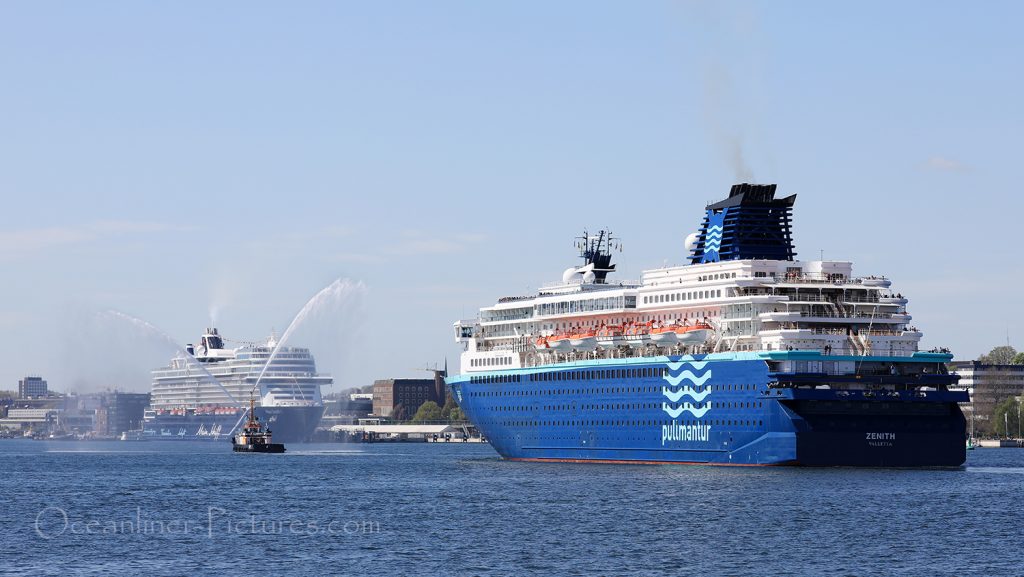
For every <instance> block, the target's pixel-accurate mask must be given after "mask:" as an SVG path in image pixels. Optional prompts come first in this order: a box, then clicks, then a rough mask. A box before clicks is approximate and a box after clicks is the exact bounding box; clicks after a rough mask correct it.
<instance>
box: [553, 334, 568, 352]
mask: <svg viewBox="0 0 1024 577" xmlns="http://www.w3.org/2000/svg"><path fill="white" fill-rule="evenodd" d="M547 343H548V348H549V349H551V350H553V351H557V352H560V353H567V352H569V351H571V350H572V344H571V343H570V342H569V335H567V334H565V333H561V334H557V335H551V336H550V337H548V338H547Z"/></svg>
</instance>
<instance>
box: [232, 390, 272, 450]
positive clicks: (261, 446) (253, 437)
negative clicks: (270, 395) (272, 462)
mask: <svg viewBox="0 0 1024 577" xmlns="http://www.w3.org/2000/svg"><path fill="white" fill-rule="evenodd" d="M255 405H256V401H255V400H253V399H252V398H250V399H249V420H248V421H246V422H245V426H244V427H242V432H241V433H240V434H238V435H236V436H234V437H231V446H232V449H233V450H234V451H235V452H236V453H283V452H284V444H282V443H272V442H270V439H271V437H270V429H265V428H264V427H263V423H261V422H260V419H259V417H257V416H256V411H255Z"/></svg>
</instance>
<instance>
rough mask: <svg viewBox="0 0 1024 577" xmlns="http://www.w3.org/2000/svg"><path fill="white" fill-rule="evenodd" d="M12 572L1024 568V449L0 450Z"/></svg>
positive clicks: (11, 444)
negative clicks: (623, 459)
mask: <svg viewBox="0 0 1024 577" xmlns="http://www.w3.org/2000/svg"><path fill="white" fill-rule="evenodd" d="M0 469H2V470H3V475H0V491H2V494H3V496H4V506H3V507H2V508H0V528H2V531H3V538H2V539H0V574H31V575H61V576H64V575H129V574H143V573H144V574H150V575H197V574H215V575H223V574H229V573H235V574H243V573H258V574H261V575H314V574H351V575H367V574H374V575H392V574H393V575H507V574H516V575H627V574H628V575H679V574H695V575H825V574H829V575H908V576H909V575H914V576H918V575H1019V574H1021V573H1022V572H1024V565H1021V562H1020V555H1019V552H1018V547H1019V539H1018V537H1017V535H1018V531H1019V528H1020V522H1021V520H1022V518H1024V515H1022V514H1021V513H1020V505H1019V503H1020V488H1021V486H1022V485H1024V450H1017V449H979V450H975V451H970V452H969V453H968V462H967V464H966V466H965V467H963V468H962V469H959V470H881V469H798V468H774V467H708V466H633V465H573V464H549V463H518V462H507V461H502V460H500V459H499V458H498V456H497V455H496V454H495V452H494V451H493V450H492V449H491V448H490V447H489V446H488V445H486V444H443V443H441V444H364V445H338V444H323V445H290V446H289V447H288V452H287V453H286V454H283V455H248V454H233V453H232V452H231V446H230V444H229V443H227V442H224V443H217V444H214V443H191V442H181V443H173V442H166V443H165V442H159V441H153V442H106V443H100V442H96V443H87V442H44V441H30V440H7V441H0Z"/></svg>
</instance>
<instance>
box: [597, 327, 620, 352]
mask: <svg viewBox="0 0 1024 577" xmlns="http://www.w3.org/2000/svg"><path fill="white" fill-rule="evenodd" d="M597 344H598V346H601V347H604V348H606V349H612V348H615V347H621V346H623V345H625V344H626V337H625V333H624V331H623V329H622V327H621V326H619V325H605V326H603V327H601V328H600V329H598V330H597Z"/></svg>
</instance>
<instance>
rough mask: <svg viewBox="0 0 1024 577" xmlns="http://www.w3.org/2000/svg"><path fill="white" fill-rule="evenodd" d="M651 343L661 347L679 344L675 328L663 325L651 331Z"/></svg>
mask: <svg viewBox="0 0 1024 577" xmlns="http://www.w3.org/2000/svg"><path fill="white" fill-rule="evenodd" d="M651 342H653V343H654V344H656V345H660V346H670V345H674V344H676V343H677V342H679V336H678V335H676V331H675V326H673V325H662V326H657V327H654V328H652V329H651Z"/></svg>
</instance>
